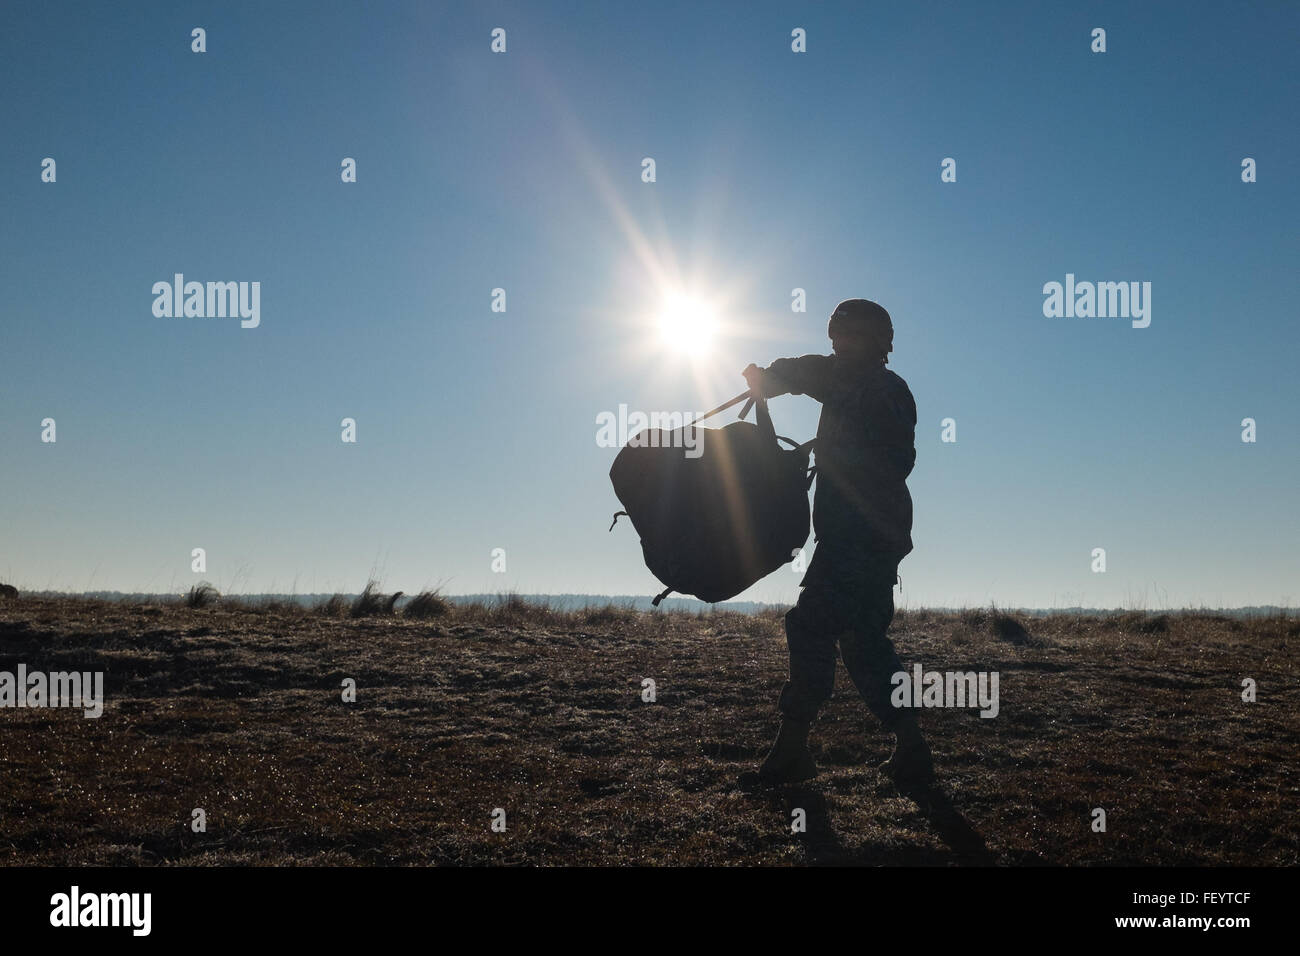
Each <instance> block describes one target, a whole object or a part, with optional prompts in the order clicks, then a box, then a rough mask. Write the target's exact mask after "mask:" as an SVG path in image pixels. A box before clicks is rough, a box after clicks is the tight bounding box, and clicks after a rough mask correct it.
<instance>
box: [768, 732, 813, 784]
mask: <svg viewBox="0 0 1300 956" xmlns="http://www.w3.org/2000/svg"><path fill="white" fill-rule="evenodd" d="M809 727H810V724H808V723H807V722H804V721H796V720H790V719H789V718H787V719H785V720H782V721H781V729H780V730H779V731H777V735H776V742H775V743H773V744H772V749H771V750H770V751H768V754H767V759H766V760H764V761H763V766H762V767H760V768H759V771H758V778H759V779H760V780H762V781H764V782H765V783H798V782H799V781H801V780H811V779H812V778H813V777H815V776H817V762H816V761H815V760H813V755H812V752H811V751H810V750H809V749H808V730H809Z"/></svg>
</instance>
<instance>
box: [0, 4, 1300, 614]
mask: <svg viewBox="0 0 1300 956" xmlns="http://www.w3.org/2000/svg"><path fill="white" fill-rule="evenodd" d="M1001 6H1002V7H1003V8H1004V9H1003V10H1002V11H1000V12H998V13H996V14H995V13H993V12H991V11H990V10H989V9H988V8H987V6H986V5H984V4H971V3H966V4H936V5H926V4H918V3H904V4H871V5H868V4H860V3H817V4H811V5H802V4H785V3H781V4H778V3H745V4H740V3H736V4H711V3H696V2H691V3H658V2H656V3H652V4H639V5H635V4H622V3H552V4H522V3H521V4H504V3H484V4H432V3H412V4H395V3H376V4H366V5H364V6H363V5H361V4H354V3H348V4H321V3H311V4H302V5H288V4H261V3H249V4H238V5H235V4H225V3H222V4H187V3H155V4H142V3H133V4H129V5H109V4H96V5H78V4H68V3H56V4H47V5H26V6H24V7H23V8H22V11H21V13H19V12H18V10H17V8H12V9H10V10H9V11H8V13H7V15H6V17H5V21H6V22H5V25H4V26H5V28H4V30H3V32H2V33H0V80H3V90H4V93H3V106H2V107H0V117H2V119H3V129H4V132H5V136H4V138H3V141H2V142H0V182H3V187H2V188H3V199H2V205H3V213H2V214H0V223H2V226H0V263H2V266H0V268H2V269H3V289H4V297H3V305H2V306H0V488H2V489H3V491H2V496H0V580H4V581H10V582H13V583H16V584H17V585H19V586H20V587H29V588H55V589H69V590H85V589H95V590H99V589H117V590H124V591H141V590H148V591H163V590H182V589H184V588H187V587H189V586H190V585H191V584H192V583H194V581H195V580H196V579H197V578H198V577H199V576H197V575H194V574H193V573H191V571H190V550H191V548H194V547H204V548H206V550H207V553H208V561H209V570H208V574H206V575H204V576H202V577H204V578H206V579H208V580H211V581H213V582H214V583H216V584H217V585H218V586H219V587H221V588H223V589H226V590H234V591H272V590H274V591H289V590H295V591H297V592H299V593H302V592H318V591H332V590H344V591H355V590H357V589H359V587H360V586H361V584H362V583H364V581H365V579H366V577H367V576H368V575H370V574H372V573H376V574H378V575H380V576H381V577H382V579H383V582H384V584H385V585H386V586H387V587H388V588H394V589H395V588H401V589H404V590H406V591H408V592H409V591H415V590H418V589H420V588H421V587H426V586H432V585H440V586H442V588H443V589H444V590H445V591H447V592H450V593H469V592H482V591H488V592H499V591H507V590H515V591H520V592H584V593H639V594H652V593H655V592H657V591H658V590H659V589H660V585H659V584H658V582H657V581H655V580H654V578H653V577H652V576H651V575H650V573H649V572H648V571H647V570H646V569H645V567H644V565H643V564H642V561H641V554H640V547H639V545H638V542H637V539H636V535H635V533H634V532H633V529H632V528H631V526H630V525H628V524H626V523H620V526H619V527H618V528H616V529H615V531H614V532H613V533H607V531H606V529H607V527H608V524H609V519H610V515H611V514H612V513H613V512H614V511H615V510H616V509H617V508H618V507H619V505H618V502H617V500H616V499H615V497H614V495H613V492H612V489H611V487H610V484H609V480H608V470H609V465H610V463H611V461H612V459H613V457H614V454H615V450H614V449H610V448H602V447H599V446H598V445H597V443H596V431H597V428H596V416H597V415H598V414H600V413H601V412H602V411H616V410H617V409H618V406H619V404H620V403H626V404H627V405H628V406H629V407H631V408H632V409H640V410H644V411H653V410H662V411H687V410H700V409H705V408H709V407H711V406H712V405H714V404H716V403H717V402H719V401H721V400H723V399H726V398H729V397H731V396H732V395H734V394H735V393H736V392H738V391H740V390H741V389H742V388H743V387H744V382H743V380H742V379H741V376H740V370H741V369H742V368H743V367H744V366H745V365H746V364H748V363H749V362H751V361H754V362H758V363H760V364H767V363H768V362H770V361H771V360H772V359H775V358H778V357H781V356H786V355H799V354H804V353H808V352H826V351H828V350H829V342H828V341H827V340H826V337H825V336H826V316H827V315H828V314H829V312H830V310H831V309H832V308H833V306H834V305H835V303H836V302H837V301H839V300H840V299H843V298H849V297H856V296H863V297H868V298H872V299H875V300H877V301H879V302H881V303H882V304H884V305H885V306H886V307H887V308H888V309H889V310H890V311H891V313H892V314H893V317H894V323H895V329H896V333H895V340H894V341H895V352H894V354H893V356H892V358H891V367H892V368H893V369H894V370H895V371H897V372H898V373H899V374H901V375H902V376H903V377H904V378H905V379H906V380H907V381H908V383H909V384H910V386H911V389H912V391H913V393H914V395H915V397H916V402H917V408H918V414H919V424H918V428H917V464H916V469H915V471H914V472H913V475H912V477H911V479H910V481H909V485H910V487H911V490H912V495H913V498H914V500H915V503H916V521H915V530H914V534H913V537H914V540H915V543H916V548H915V551H914V552H913V553H912V554H911V555H910V556H909V557H908V558H907V559H906V560H905V561H904V562H903V564H902V567H901V569H900V570H901V574H902V577H903V593H902V595H901V598H900V600H901V602H902V603H904V604H907V605H911V606H917V605H925V604H939V605H981V604H987V603H988V602H990V601H995V602H997V603H998V604H1000V605H1009V606H1035V607H1053V606H1068V605H1074V604H1081V605H1087V606H1108V607H1110V606H1128V607H1145V608H1158V607H1165V606H1181V605H1185V604H1191V605H1202V604H1204V605H1209V606H1235V605H1246V604H1262V603H1280V604H1293V603H1295V602H1296V601H1297V600H1298V599H1300V557H1298V556H1297V547H1296V545H1297V542H1298V541H1300V518H1297V513H1296V499H1297V488H1298V487H1300V479H1298V477H1297V476H1298V475H1300V451H1298V449H1300V424H1298V423H1297V418H1296V416H1297V411H1298V410H1300V377H1298V376H1297V369H1298V368H1300V354H1298V353H1300V348H1298V343H1300V335H1297V331H1296V321H1297V310H1296V306H1295V303H1296V296H1295V283H1296V275H1297V269H1296V264H1297V252H1298V251H1300V248H1298V243H1297V227H1296V223H1297V222H1300V201H1298V199H1297V185H1296V184H1297V171H1296V168H1295V159H1296V157H1297V156H1300V136H1298V135H1297V111H1296V104H1297V102H1300V96H1298V95H1297V94H1298V93H1300V89H1297V86H1298V84H1297V79H1296V76H1297V74H1296V71H1295V69H1294V56H1295V50H1296V49H1297V41H1298V40H1300V7H1298V6H1297V5H1295V4H1294V3H1284V2H1277V3H1259V4H1240V5H1239V4H1189V3H1166V4H1156V3H1141V4H1133V3H1128V2H1124V3H1109V4H1108V3H1093V4H1072V5H1070V7H1071V9H1069V10H1068V11H1067V10H1065V9H1063V7H1064V5H1060V4H1052V3H1039V2H1027V3H1023V4H1011V5H1007V4H1003V5H1001ZM195 26H202V27H204V28H205V29H206V30H207V49H208V52H206V53H204V54H201V55H200V54H194V53H192V52H190V30H191V29H192V28H193V27H195ZM1098 26H1100V27H1104V28H1105V29H1106V30H1107V45H1108V51H1107V52H1106V53H1105V54H1093V53H1092V52H1090V49H1089V47H1090V32H1091V30H1092V28H1093V27H1098ZM494 27H503V28H505V29H506V31H507V42H508V52H507V53H505V54H504V55H494V54H493V53H491V52H490V49H489V44H490V40H491V38H490V32H491V30H492V28H494ZM795 27H803V28H805V29H806V30H807V35H808V52H807V53H805V54H794V53H792V52H791V50H790V31H791V30H792V29H793V28H795ZM47 156H49V157H53V158H55V159H56V161H57V164H58V167H57V169H58V181H57V183H54V184H47V183H42V182H41V181H40V164H41V160H42V159H43V158H44V157H47ZM646 156H650V157H653V158H654V159H655V160H656V163H657V179H658V181H657V182H655V183H653V184H646V183H643V182H642V181H641V160H642V158H643V157H646ZM1247 156H1249V157H1253V158H1254V159H1255V160H1256V161H1257V163H1258V177H1259V181H1258V182H1257V183H1254V184H1244V183H1242V182H1241V177H1240V171H1241V170H1240V164H1241V160H1242V158H1243V157H1247ZM343 157H354V158H355V159H356V160H357V169H358V182H356V183H355V184H343V183H342V182H341V181H340V175H339V174H340V162H341V160H342V158H343ZM944 157H953V158H955V159H956V160H957V171H958V181H957V182H956V183H953V184H945V183H941V182H940V178H939V177H940V162H941V160H942V159H943V158H944ZM175 272H183V273H184V274H185V275H186V277H187V279H194V280H199V281H238V280H244V281H253V280H256V281H260V282H261V283H262V302H261V306H262V318H261V326H260V327H259V328H257V329H241V328H240V327H239V322H238V320H237V319H198V318H155V317H154V315H153V314H152V304H153V295H152V293H151V291H150V290H151V287H152V285H153V283H154V282H156V281H160V280H165V281H170V279H171V277H172V275H173V273H175ZM1067 272H1069V273H1074V274H1075V275H1076V276H1077V277H1078V278H1079V279H1080V280H1084V279H1088V280H1094V281H1099V280H1115V281H1119V280H1139V281H1149V282H1151V283H1152V322H1151V325H1150V327H1149V328H1146V329H1134V328H1132V327H1131V326H1130V324H1129V322H1128V321H1126V320H1121V319H1077V318H1071V319H1065V318H1050V319H1049V318H1045V317H1044V315H1043V311H1042V304H1043V293H1042V287H1043V284H1044V283H1046V282H1050V281H1063V280H1064V277H1065V275H1066V273H1067ZM678 286H682V287H693V288H694V290H695V292H696V293H697V294H700V295H704V296H707V297H710V298H712V299H714V300H716V301H717V302H718V303H719V308H720V310H721V312H722V315H723V317H724V320H725V323H726V325H725V328H724V330H723V334H722V335H721V336H720V338H719V340H718V341H717V343H716V345H715V347H714V349H713V350H712V351H711V352H710V353H709V354H708V355H706V356H696V357H694V358H692V357H690V356H687V355H685V354H683V353H682V352H680V351H676V350H673V349H669V348H665V347H664V346H663V343H662V341H661V339H660V337H659V336H658V334H657V331H656V330H655V329H654V327H653V325H652V322H651V318H652V317H653V315H654V313H655V312H656V310H657V308H658V305H659V301H660V299H661V298H662V296H664V295H665V294H667V293H668V292H670V291H671V290H672V289H673V288H676V287H678ZM495 287H503V288H505V289H506V293H507V311H506V312H505V313H494V312H492V311H491V309H490V305H491V290H492V289H493V288H495ZM795 287H801V288H804V289H806V290H807V302H808V311H807V313H806V314H796V313H793V312H792V311H791V308H790V294H791V290H792V289H793V288H795ZM772 412H773V417H774V419H775V421H776V424H777V430H778V431H779V432H781V433H783V434H787V435H791V436H793V437H797V438H800V439H802V438H808V437H811V436H812V434H813V432H814V430H815V427H816V417H817V412H818V406H817V404H816V403H815V402H814V401H812V400H811V399H809V398H806V397H787V398H781V399H777V400H774V402H773V404H772ZM730 414H731V413H728V415H730ZM47 416H48V417H52V418H54V419H55V420H56V421H57V427H58V441H57V443H56V444H44V443H42V442H41V440H40V431H41V428H40V422H41V420H42V419H43V418H45V417H47ZM949 416H951V417H953V418H955V419H956V421H957V438H958V440H957V442H956V443H955V444H945V443H942V442H941V441H940V421H941V419H943V418H945V417H949ZM1248 416H1249V417H1252V418H1254V419H1256V421H1257V422H1258V441H1257V443H1255V444H1246V443H1243V442H1242V441H1241V424H1240V423H1241V420H1242V419H1243V418H1245V417H1248ZM344 417H353V418H355V419H356V420H357V423H358V442H357V444H355V445H348V444H344V443H342V442H341V441H340V427H339V422H340V420H341V419H342V418H344ZM1096 547H1103V548H1105V549H1106V552H1107V566H1108V569H1107V572H1106V573H1105V574H1095V573H1093V572H1092V571H1091V567H1090V566H1091V560H1092V559H1091V552H1092V549H1093V548H1096ZM494 548H504V549H505V551H506V561H507V570H506V572H505V573H504V574H496V573H493V572H492V570H491V560H492V558H491V552H492V549H494ZM797 582H798V575H796V574H794V573H792V572H791V571H790V570H789V569H784V570H781V571H778V572H776V573H774V574H773V575H771V576H770V577H768V578H767V579H765V580H764V581H761V582H759V584H757V585H756V586H755V587H753V588H751V589H750V590H749V591H748V592H746V593H745V594H744V595H742V596H741V597H742V598H747V599H752V600H766V601H792V600H793V599H794V598H795V596H796V593H797Z"/></svg>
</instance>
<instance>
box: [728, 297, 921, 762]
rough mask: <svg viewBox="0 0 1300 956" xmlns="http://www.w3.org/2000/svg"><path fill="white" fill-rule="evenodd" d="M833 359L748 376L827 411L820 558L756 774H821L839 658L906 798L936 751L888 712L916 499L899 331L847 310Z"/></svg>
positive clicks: (881, 316) (791, 630) (798, 361)
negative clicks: (773, 731) (823, 724)
mask: <svg viewBox="0 0 1300 956" xmlns="http://www.w3.org/2000/svg"><path fill="white" fill-rule="evenodd" d="M827 333H828V334H829V335H830V339H831V344H832V347H833V351H834V353H835V354H834V355H804V356H801V357H800V358H786V359H777V360H776V361H775V362H773V363H772V364H771V365H770V366H769V367H768V368H767V369H760V368H758V367H757V366H755V365H751V366H749V368H747V369H745V372H744V375H745V380H746V381H747V382H748V383H749V386H750V388H751V389H753V390H755V391H756V392H761V393H762V395H764V396H765V397H769V398H770V397H773V396H777V395H785V394H793V395H799V394H804V395H809V396H811V397H813V398H815V399H817V401H819V402H821V403H822V413H821V420H820V421H819V422H818V424H817V444H816V462H817V491H816V493H815V495H814V496H813V531H814V536H815V538H816V540H817V550H816V552H815V553H814V555H813V559H812V563H811V564H810V565H809V566H808V570H807V572H806V573H805V574H804V578H803V581H802V588H803V590H802V592H801V593H800V596H799V601H798V603H797V604H796V605H795V606H794V607H793V608H791V609H790V611H789V613H787V614H786V616H785V633H786V642H787V643H788V645H789V648H790V679H789V680H788V681H787V682H786V684H785V687H784V688H783V689H782V691H781V700H780V709H781V714H782V721H781V730H780V732H779V733H778V734H777V737H776V742H775V743H774V744H773V745H772V750H771V752H770V753H769V754H768V756H767V759H766V760H765V761H764V763H763V766H762V769H761V770H760V771H759V776H760V778H761V779H764V780H768V781H772V782H793V781H798V780H807V779H809V778H810V777H813V776H815V775H816V773H817V765H816V763H815V762H814V761H813V757H812V754H811V753H810V752H809V750H808V730H809V727H810V725H811V724H812V722H813V720H814V719H815V718H816V716H817V712H818V710H819V709H820V708H821V706H822V704H823V703H825V702H826V701H827V700H828V699H829V698H830V696H831V691H832V689H833V688H834V685H835V650H836V644H837V643H838V645H839V653H840V656H841V657H842V658H843V660H844V666H845V668H847V670H848V672H849V676H850V677H851V678H852V679H853V683H854V685H855V686H856V687H857V689H858V692H859V693H860V694H861V695H862V699H863V700H864V701H866V703H867V706H868V707H869V708H871V711H872V713H874V714H875V715H876V716H877V717H878V718H879V719H880V722H881V723H882V724H884V726H885V727H886V729H888V730H892V731H893V732H894V733H895V735H896V736H897V746H896V748H895V751H894V755H893V756H892V757H891V758H890V759H889V760H888V761H886V762H885V763H884V764H882V765H881V767H880V769H881V770H882V771H884V772H886V773H889V774H890V775H891V776H892V777H893V778H894V781H895V782H896V783H897V784H898V785H899V786H900V787H916V786H924V785H927V784H929V783H930V782H931V781H932V780H933V777H934V769H933V766H932V764H931V760H930V748H929V747H928V746H927V745H926V743H925V739H924V738H923V737H922V736H921V731H920V728H919V726H918V724H917V719H916V712H915V711H914V710H911V709H897V708H895V707H893V706H892V704H891V703H890V693H891V691H892V689H893V688H892V685H891V683H890V678H891V676H892V675H893V674H895V673H897V672H898V671H901V670H903V666H902V664H901V663H900V661H899V659H898V655H897V654H896V653H895V652H894V645H893V644H892V643H891V642H890V640H889V638H888V636H887V635H886V632H887V631H888V629H889V624H890V621H892V620H893V617H894V581H895V579H896V577H897V574H898V563H899V561H901V560H902V558H903V557H904V556H905V555H907V554H908V553H909V552H910V551H911V550H912V497H911V495H910V494H909V493H908V490H907V481H906V479H907V476H908V475H909V474H910V473H911V471H912V466H913V465H914V464H915V462H916V447H915V445H914V441H915V434H916V403H915V401H914V400H913V399H912V393H911V391H910V390H909V389H908V387H907V383H906V382H904V381H903V380H902V379H901V378H900V377H899V376H897V375H895V374H894V373H893V372H891V371H890V370H889V369H887V368H885V363H886V362H887V361H888V354H889V353H890V352H891V351H893V341H894V326H893V322H892V321H891V320H890V317H889V313H888V312H886V311H885V310H884V309H883V308H882V307H881V306H879V305H877V304H876V303H875V302H870V301H868V300H866V299H848V300H846V301H844V302H841V303H840V304H839V305H837V306H836V307H835V311H834V313H833V314H832V315H831V319H830V324H829V326H828V328H827Z"/></svg>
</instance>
